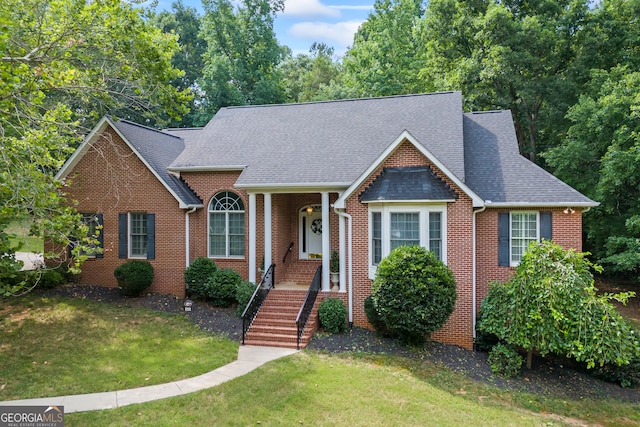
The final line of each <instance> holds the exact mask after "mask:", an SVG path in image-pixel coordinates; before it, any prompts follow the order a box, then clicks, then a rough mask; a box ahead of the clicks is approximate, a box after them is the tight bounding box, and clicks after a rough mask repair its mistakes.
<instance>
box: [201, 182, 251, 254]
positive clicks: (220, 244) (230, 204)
mask: <svg viewBox="0 0 640 427" xmlns="http://www.w3.org/2000/svg"><path fill="white" fill-rule="evenodd" d="M209 257H212V258H241V257H244V203H243V202H242V199H241V198H240V196H238V195H237V194H236V193H233V192H231V191H222V192H220V193H218V194H216V195H215V196H213V198H212V199H211V202H209Z"/></svg>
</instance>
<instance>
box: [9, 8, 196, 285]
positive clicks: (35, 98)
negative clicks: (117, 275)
mask: <svg viewBox="0 0 640 427" xmlns="http://www.w3.org/2000/svg"><path fill="white" fill-rule="evenodd" d="M0 28H1V30H0V52H2V56H1V57H0V80H1V81H2V85H0V147H1V148H0V156H1V157H2V169H0V198H1V203H0V206H1V207H0V232H1V234H3V235H5V234H6V230H7V225H8V224H9V222H10V221H12V220H21V221H23V220H24V221H28V222H29V223H32V224H33V226H32V229H31V230H30V231H31V233H32V234H33V235H35V236H43V234H44V232H45V231H46V233H47V236H49V237H51V238H52V239H53V240H54V241H55V242H57V243H60V244H61V246H63V247H64V246H66V245H67V244H68V243H69V240H70V237H69V236H86V235H87V232H88V227H86V226H84V225H83V224H82V222H81V216H80V215H78V214H77V213H76V212H75V211H74V210H73V209H72V208H69V207H67V206H68V201H67V200H65V198H64V194H63V187H62V183H59V182H56V181H55V180H54V173H55V171H57V170H58V169H59V168H60V167H61V166H62V163H63V162H64V160H65V158H66V156H67V155H68V154H69V153H70V152H71V151H72V149H73V147H75V146H77V144H78V143H79V142H80V140H81V138H82V134H83V133H84V132H85V131H86V130H87V129H88V128H90V127H92V126H93V125H94V124H95V122H96V121H97V120H98V118H99V117H100V116H102V115H104V114H106V113H116V114H118V115H121V116H122V115H124V116H132V115H135V116H141V117H146V118H148V119H150V120H155V118H157V117H158V115H157V114H156V109H158V110H160V108H159V107H162V109H164V110H165V111H166V112H167V114H169V115H170V116H175V117H177V116H178V115H180V114H182V113H183V112H184V111H185V110H184V104H185V101H187V100H188V99H189V94H188V93H186V92H181V91H178V90H177V89H175V88H174V87H173V86H171V85H170V84H169V82H170V81H171V80H173V79H175V78H176V77H178V76H179V75H180V71H179V70H177V69H175V68H173V67H172V66H171V63H170V61H171V56H172V54H173V52H174V51H175V50H176V48H177V44H176V40H175V37H174V36H170V35H166V34H163V33H161V32H160V31H159V30H158V29H156V28H153V27H152V26H151V25H149V24H148V23H147V22H146V20H145V19H144V16H143V11H142V10H140V9H137V8H134V7H133V6H131V5H130V4H128V3H125V2H121V1H119V0H101V1H85V0H6V1H3V2H1V3H0ZM8 242H9V240H8V239H5V238H1V239H0V254H3V256H2V262H0V268H1V269H2V272H0V277H2V282H1V283H0V294H14V293H16V292H18V291H19V290H20V289H22V287H23V286H24V284H25V283H24V281H20V280H18V281H17V282H13V281H12V280H7V279H6V275H7V274H8V275H9V276H11V275H13V273H12V271H15V267H16V266H18V267H19V265H18V263H17V262H16V260H15V256H14V252H15V250H17V249H18V248H16V247H12V246H10V245H9V243H8ZM81 243H82V244H81V245H78V246H76V247H75V249H74V253H75V254H76V255H77V256H78V257H77V259H78V261H81V260H82V256H79V254H80V253H81V252H82V251H84V250H90V243H91V239H90V238H83V239H82V242H81Z"/></svg>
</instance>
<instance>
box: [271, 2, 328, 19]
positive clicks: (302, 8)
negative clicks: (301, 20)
mask: <svg viewBox="0 0 640 427" xmlns="http://www.w3.org/2000/svg"><path fill="white" fill-rule="evenodd" d="M283 14H284V15H287V16H304V17H316V16H324V17H330V18H337V17H339V16H340V10H338V9H337V8H333V7H329V6H327V5H324V4H322V3H321V2H320V1H319V0H286V1H285V3H284V13H283Z"/></svg>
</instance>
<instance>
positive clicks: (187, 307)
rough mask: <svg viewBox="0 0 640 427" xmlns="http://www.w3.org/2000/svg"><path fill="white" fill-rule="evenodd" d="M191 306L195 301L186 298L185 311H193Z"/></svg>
mask: <svg viewBox="0 0 640 427" xmlns="http://www.w3.org/2000/svg"><path fill="white" fill-rule="evenodd" d="M191 306H193V301H191V300H190V299H186V300H184V311H191Z"/></svg>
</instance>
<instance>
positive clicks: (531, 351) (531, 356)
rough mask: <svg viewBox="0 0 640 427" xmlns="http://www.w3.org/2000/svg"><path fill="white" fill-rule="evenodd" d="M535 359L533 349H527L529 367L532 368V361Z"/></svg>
mask: <svg viewBox="0 0 640 427" xmlns="http://www.w3.org/2000/svg"><path fill="white" fill-rule="evenodd" d="M532 360H533V350H529V351H527V369H531V361H532Z"/></svg>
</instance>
